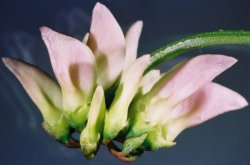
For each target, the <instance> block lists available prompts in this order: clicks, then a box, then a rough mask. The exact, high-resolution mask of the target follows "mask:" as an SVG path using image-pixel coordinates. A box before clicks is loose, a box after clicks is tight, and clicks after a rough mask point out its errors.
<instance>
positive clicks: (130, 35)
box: [125, 21, 143, 67]
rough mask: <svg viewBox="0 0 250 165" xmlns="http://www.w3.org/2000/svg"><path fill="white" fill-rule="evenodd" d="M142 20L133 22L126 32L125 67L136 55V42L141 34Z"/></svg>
mask: <svg viewBox="0 0 250 165" xmlns="http://www.w3.org/2000/svg"><path fill="white" fill-rule="evenodd" d="M142 26H143V22H142V21H137V22H135V23H134V24H133V25H132V26H131V27H130V28H129V30H128V32H127V34H126V61H125V67H127V66H129V65H130V64H131V63H132V62H134V61H135V59H136V56H137V48H138V42H139V39H140V36H141V31H142Z"/></svg>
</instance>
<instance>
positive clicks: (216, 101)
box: [184, 83, 248, 127]
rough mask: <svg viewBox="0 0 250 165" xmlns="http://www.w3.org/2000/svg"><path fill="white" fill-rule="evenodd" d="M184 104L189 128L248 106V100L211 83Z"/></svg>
mask: <svg viewBox="0 0 250 165" xmlns="http://www.w3.org/2000/svg"><path fill="white" fill-rule="evenodd" d="M184 104H188V105H186V106H185V107H186V108H188V109H187V110H188V114H187V115H185V116H186V120H187V121H188V126H187V127H191V126H195V125H197V124H201V123H203V122H205V121H207V120H209V119H211V118H213V117H216V116H218V115H220V114H222V113H225V112H229V111H232V110H238V109H241V108H243V107H245V106H247V105H248V103H247V101H246V99H245V98H244V97H242V96H241V95H240V94H238V93H237V92H235V91H233V90H231V89H228V88H226V87H223V86H221V85H219V84H216V83H209V84H207V85H206V86H204V87H203V88H201V89H200V90H199V91H198V92H196V93H195V94H194V95H192V96H191V97H190V98H188V99H187V100H186V101H185V102H184ZM184 111H185V110H184Z"/></svg>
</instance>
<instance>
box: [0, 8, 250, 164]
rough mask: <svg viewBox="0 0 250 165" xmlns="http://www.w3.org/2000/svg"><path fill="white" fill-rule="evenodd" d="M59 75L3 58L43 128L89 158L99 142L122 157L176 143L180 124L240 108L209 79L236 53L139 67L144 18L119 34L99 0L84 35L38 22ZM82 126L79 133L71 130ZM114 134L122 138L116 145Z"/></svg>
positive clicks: (236, 98) (238, 100) (241, 102)
mask: <svg viewBox="0 0 250 165" xmlns="http://www.w3.org/2000/svg"><path fill="white" fill-rule="evenodd" d="M40 30H41V35H42V39H43V41H44V42H45V45H46V47H47V49H48V52H49V57H50V61H51V65H52V68H53V71H54V73H55V77H56V79H57V82H56V81H54V80H53V79H52V78H51V77H50V76H48V75H47V74H46V73H44V72H43V71H41V70H40V69H38V68H36V67H35V66H33V65H31V64H28V63H25V62H22V61H20V60H17V59H12V58H3V62H4V63H5V65H6V66H7V67H8V68H9V69H10V70H11V72H13V73H14V74H15V76H16V77H17V78H18V79H19V81H20V82H21V84H22V85H23V87H24V89H25V90H26V91H27V93H28V94H29V96H30V97H31V99H32V100H33V102H34V103H35V104H36V105H37V107H38V108H39V110H40V112H41V114H42V116H43V118H44V122H43V127H44V129H45V130H46V131H47V132H48V133H49V134H50V135H51V136H53V137H54V138H55V139H56V140H58V141H59V142H61V143H62V144H64V145H66V146H68V147H81V150H82V152H83V154H84V155H85V156H86V157H87V158H89V159H92V158H94V156H95V155H96V153H97V151H98V148H99V147H100V144H104V145H107V146H108V148H109V150H110V151H111V153H112V154H114V155H115V156H116V157H117V158H119V159H121V160H124V161H133V160H135V159H136V158H138V157H139V156H140V155H141V154H142V153H143V151H146V150H157V149H159V148H163V147H171V146H173V145H175V142H174V140H175V138H176V137H177V136H178V135H179V134H180V133H181V132H182V131H183V130H184V129H186V128H189V127H192V126H195V125H197V124H200V123H202V122H204V121H207V120H208V119H211V118H213V117H215V116H217V115H219V114H222V113H224V112H227V111H231V110H236V109H240V108H243V107H245V106H246V105H247V104H248V103H247V101H246V100H245V99H244V98H243V97H242V96H241V95H239V94H238V93H236V92H234V91H232V90H230V89H228V88H226V87H223V86H221V85H219V84H216V83H214V82H212V80H213V79H214V78H215V77H216V76H218V75H219V74H221V73H222V72H223V71H225V70H226V69H228V68H229V67H231V66H232V65H233V64H234V63H235V62H236V61H237V60H236V59H234V58H232V57H228V56H224V55H208V54H207V55H200V56H197V57H194V58H192V59H190V60H187V61H184V62H182V63H180V64H179V65H177V66H176V67H175V68H173V69H172V70H170V71H168V72H167V73H163V74H160V71H159V70H151V71H149V72H147V73H146V72H145V69H146V68H147V66H148V65H149V63H150V59H151V57H150V55H143V56H141V57H139V58H137V59H136V56H137V47H138V41H139V37H140V34H141V30H142V21H137V22H136V23H134V24H133V25H132V26H131V27H130V28H129V30H128V32H127V33H126V37H124V35H123V32H122V30H121V28H120V26H119V25H118V23H117V21H116V20H115V18H114V17H113V15H112V14H111V12H110V11H109V10H108V9H107V8H106V7H105V6H104V5H102V4H100V3H97V4H96V6H95V7H94V10H93V15H92V22H91V27H90V32H89V33H88V34H87V35H86V36H85V37H84V39H83V41H82V42H81V41H79V40H77V39H74V38H71V37H69V36H65V35H63V34H60V33H58V32H55V31H53V30H52V29H50V28H47V27H41V28H40ZM73 132H79V133H80V139H79V140H77V139H74V138H73V137H72V133H73ZM113 141H118V142H120V143H122V146H123V147H122V148H121V149H119V148H117V147H116V146H115V144H114V143H113Z"/></svg>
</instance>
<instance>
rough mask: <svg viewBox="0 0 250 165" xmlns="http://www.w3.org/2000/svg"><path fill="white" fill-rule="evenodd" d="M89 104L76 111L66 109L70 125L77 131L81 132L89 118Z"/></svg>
mask: <svg viewBox="0 0 250 165" xmlns="http://www.w3.org/2000/svg"><path fill="white" fill-rule="evenodd" d="M88 112H89V105H87V104H85V105H84V106H81V107H79V108H77V109H76V110H74V111H64V115H65V117H66V119H67V121H68V122H69V124H70V126H71V127H72V128H74V129H75V130H76V131H77V132H81V131H82V130H83V128H84V126H85V123H86V121H87V119H88Z"/></svg>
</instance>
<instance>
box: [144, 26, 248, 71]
mask: <svg viewBox="0 0 250 165" xmlns="http://www.w3.org/2000/svg"><path fill="white" fill-rule="evenodd" d="M223 44H250V31H243V30H240V31H239V30H238V31H216V32H207V33H199V34H196V35H193V36H190V37H186V38H184V39H181V40H179V41H176V42H173V43H170V44H168V45H166V46H164V47H162V48H160V49H158V50H156V51H154V52H153V53H151V62H150V64H149V65H148V67H147V68H146V70H145V73H147V72H148V71H150V70H151V69H153V68H154V67H155V66H157V65H159V64H160V63H162V62H165V61H168V60H170V59H171V58H173V57H176V56H178V55H180V54H183V53H185V52H188V51H191V50H194V49H198V48H203V47H205V46H209V45H223Z"/></svg>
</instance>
